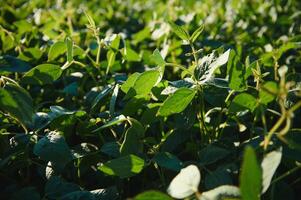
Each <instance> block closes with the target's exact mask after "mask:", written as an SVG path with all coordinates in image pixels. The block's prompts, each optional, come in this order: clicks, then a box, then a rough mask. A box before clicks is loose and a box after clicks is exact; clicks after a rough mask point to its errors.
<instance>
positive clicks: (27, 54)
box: [18, 48, 43, 62]
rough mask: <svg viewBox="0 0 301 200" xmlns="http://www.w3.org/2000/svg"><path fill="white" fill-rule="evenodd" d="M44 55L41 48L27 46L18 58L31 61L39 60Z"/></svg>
mask: <svg viewBox="0 0 301 200" xmlns="http://www.w3.org/2000/svg"><path fill="white" fill-rule="evenodd" d="M42 55H43V51H42V50H41V49H39V48H27V49H25V50H24V51H23V52H22V53H20V55H19V56H18V58H20V59H22V60H24V61H27V62H30V61H37V60H39V59H40V58H41V57H42Z"/></svg>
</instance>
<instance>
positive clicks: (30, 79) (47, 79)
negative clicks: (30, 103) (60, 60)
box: [21, 64, 62, 85]
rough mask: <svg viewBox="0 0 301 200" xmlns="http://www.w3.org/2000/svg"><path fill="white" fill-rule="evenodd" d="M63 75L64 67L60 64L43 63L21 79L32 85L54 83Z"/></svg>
mask: <svg viewBox="0 0 301 200" xmlns="http://www.w3.org/2000/svg"><path fill="white" fill-rule="evenodd" d="M61 75H62V69H61V68H60V67H59V66H58V65H53V64H41V65H38V66H36V67H34V68H32V69H31V70H30V71H28V72H27V73H25V74H24V76H23V78H22V80H21V81H22V82H23V83H25V84H32V85H45V84H52V83H53V81H55V80H57V79H58V78H60V76H61Z"/></svg>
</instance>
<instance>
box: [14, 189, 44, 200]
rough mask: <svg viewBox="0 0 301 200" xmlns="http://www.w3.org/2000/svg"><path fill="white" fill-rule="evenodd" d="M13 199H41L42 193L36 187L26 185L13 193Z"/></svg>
mask: <svg viewBox="0 0 301 200" xmlns="http://www.w3.org/2000/svg"><path fill="white" fill-rule="evenodd" d="M11 199H13V200H40V199H41V197H40V194H39V192H38V191H37V190H36V188H34V187H25V188H22V189H20V190H18V191H15V192H14V193H13V195H12V198H11Z"/></svg>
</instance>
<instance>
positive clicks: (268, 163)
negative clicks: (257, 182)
mask: <svg viewBox="0 0 301 200" xmlns="http://www.w3.org/2000/svg"><path fill="white" fill-rule="evenodd" d="M281 157H282V148H281V147H280V148H278V149H276V150H274V151H271V152H269V153H268V154H266V155H265V156H264V158H263V160H262V162H261V169H262V191H261V193H262V194H263V193H265V192H266V191H267V190H268V188H269V186H270V184H271V180H272V178H273V175H274V174H275V172H276V170H277V168H278V166H279V164H280V162H281Z"/></svg>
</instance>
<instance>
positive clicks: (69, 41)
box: [65, 37, 73, 63]
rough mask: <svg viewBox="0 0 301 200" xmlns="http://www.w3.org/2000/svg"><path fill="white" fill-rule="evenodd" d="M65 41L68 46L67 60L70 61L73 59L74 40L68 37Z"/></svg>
mask: <svg viewBox="0 0 301 200" xmlns="http://www.w3.org/2000/svg"><path fill="white" fill-rule="evenodd" d="M65 43H66V48H67V61H68V62H69V63H70V62H72V61H73V41H72V39H71V38H69V37H67V38H66V39H65Z"/></svg>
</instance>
